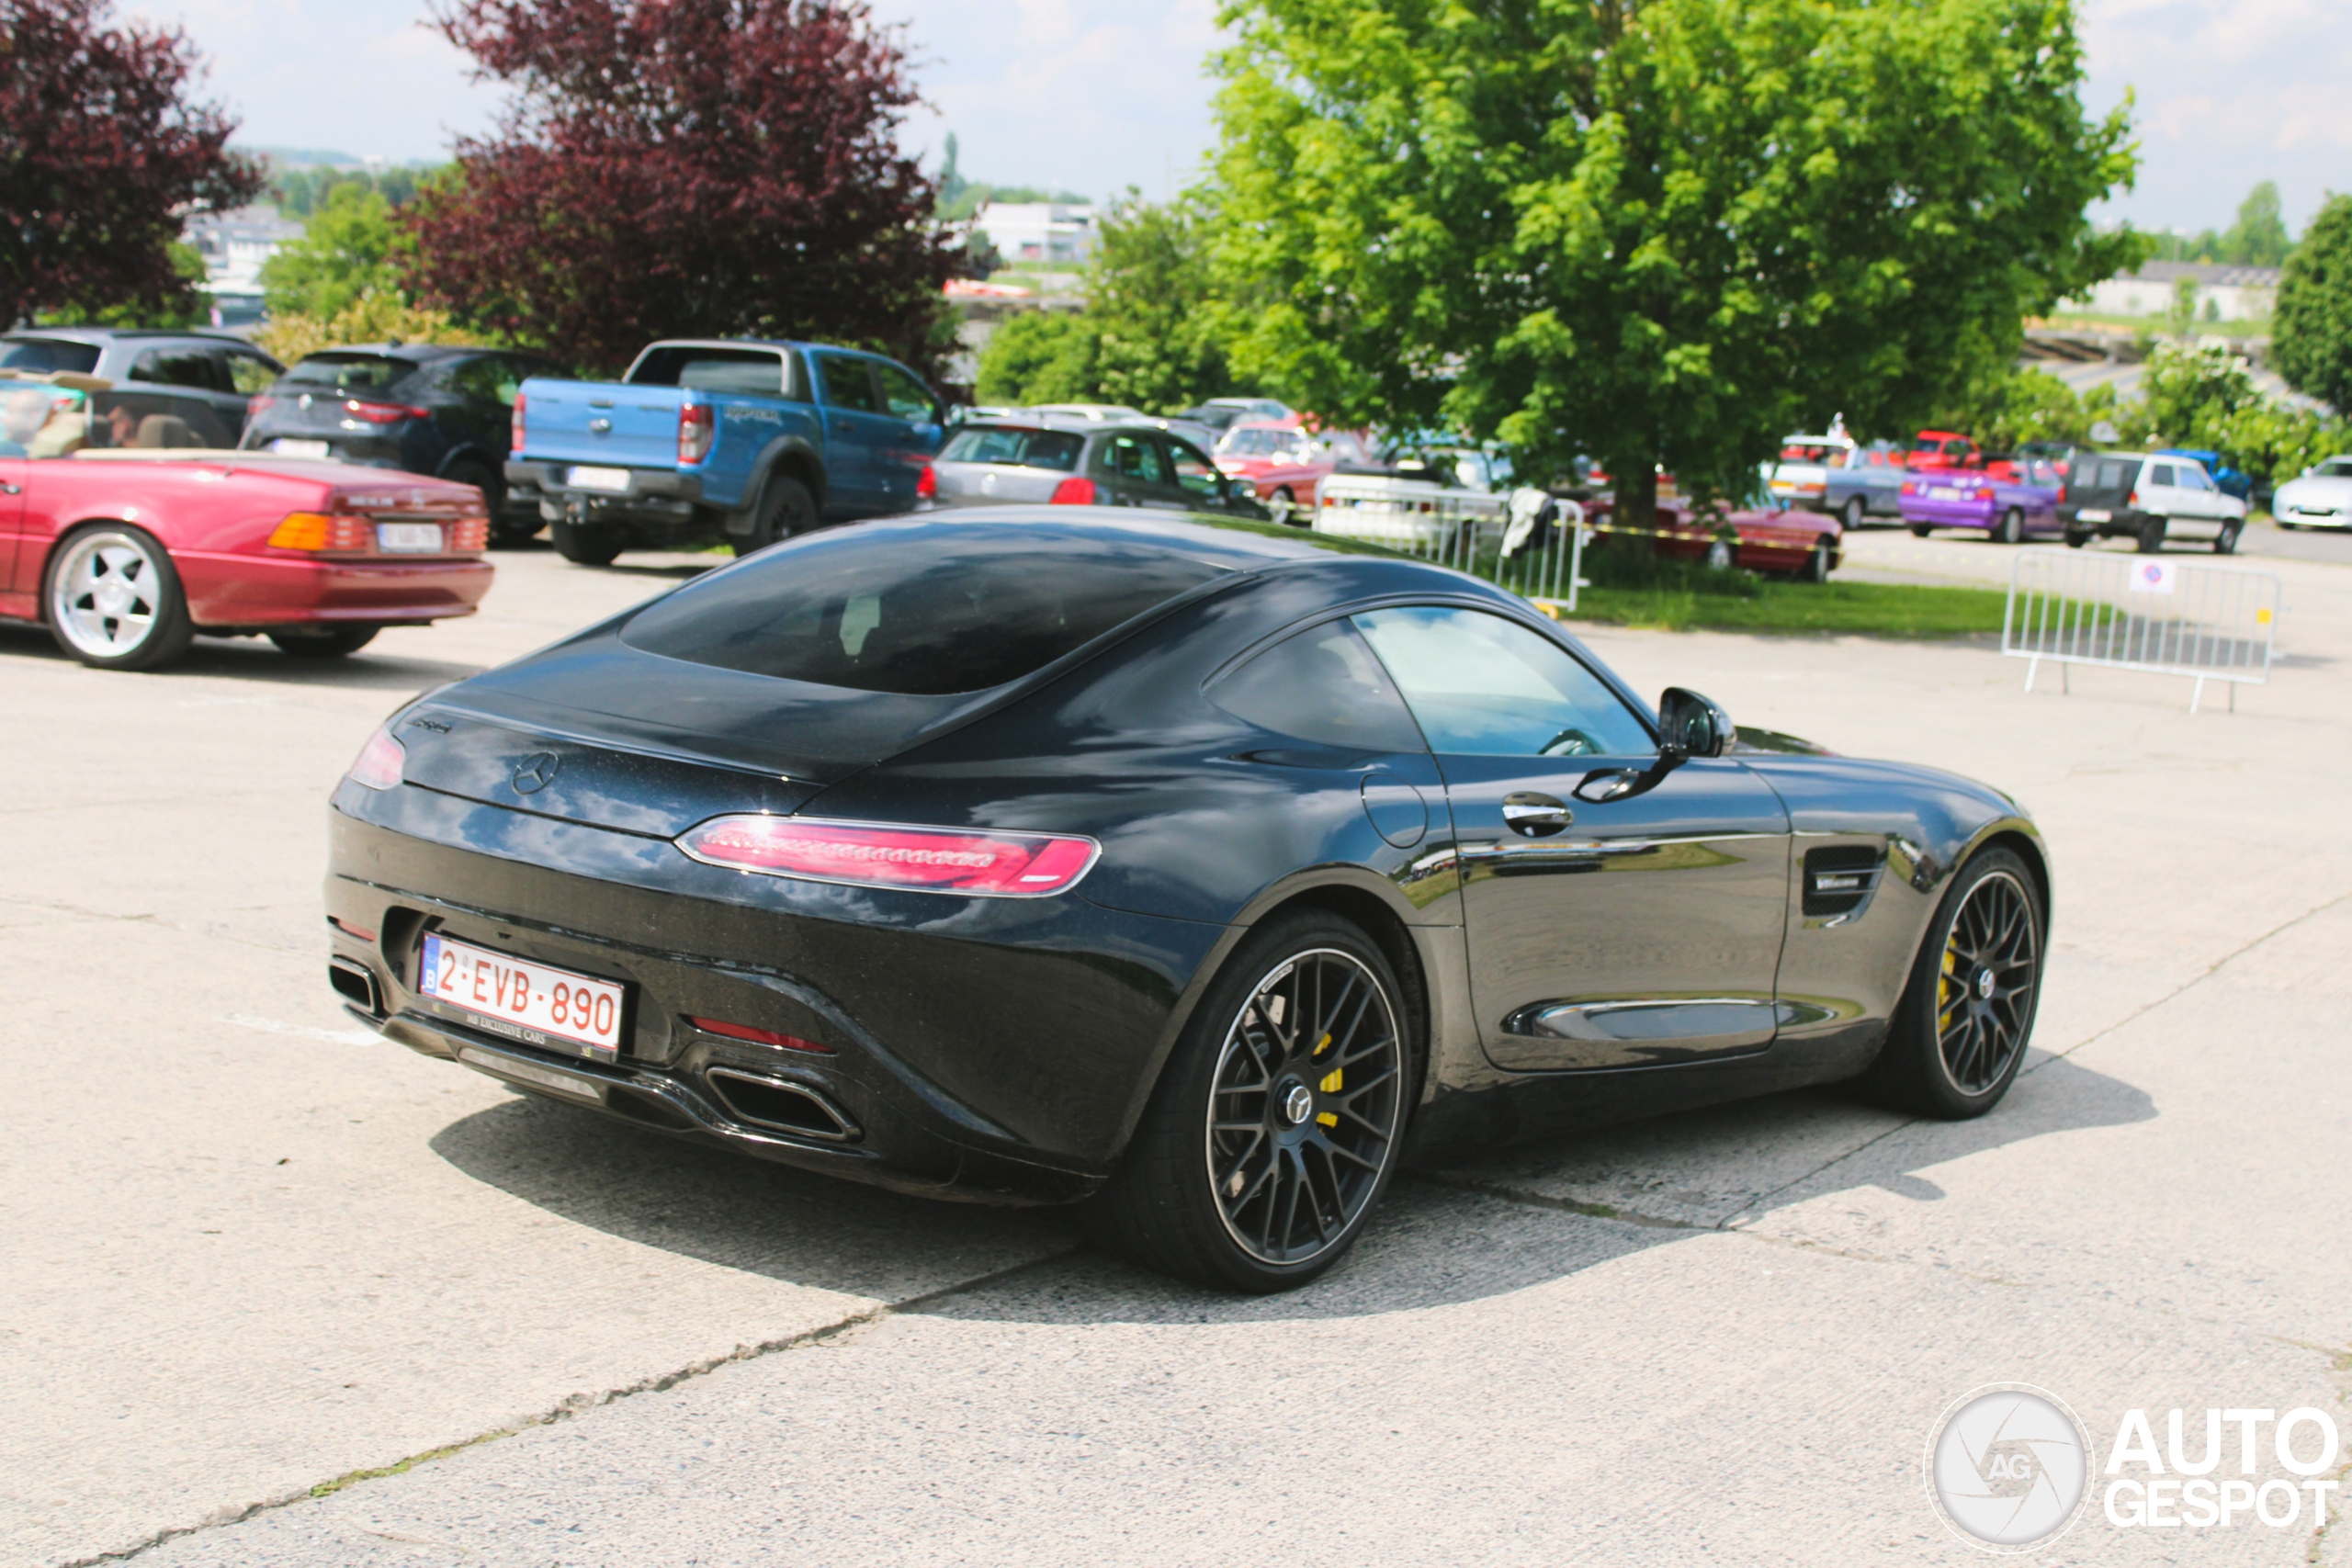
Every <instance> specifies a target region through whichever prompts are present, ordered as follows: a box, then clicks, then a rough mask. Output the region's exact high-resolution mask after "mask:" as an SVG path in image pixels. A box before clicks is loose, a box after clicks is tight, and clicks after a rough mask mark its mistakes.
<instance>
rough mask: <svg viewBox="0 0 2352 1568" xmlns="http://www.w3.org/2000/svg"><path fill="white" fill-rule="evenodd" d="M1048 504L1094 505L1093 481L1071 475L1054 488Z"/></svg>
mask: <svg viewBox="0 0 2352 1568" xmlns="http://www.w3.org/2000/svg"><path fill="white" fill-rule="evenodd" d="M1050 503H1051V504H1052V505H1055V506H1091V505H1093V504H1094V481H1093V480H1092V479H1082V478H1080V476H1078V475H1076V474H1072V475H1071V476H1070V477H1069V478H1068V479H1064V480H1063V481H1062V482H1061V483H1059V484H1057V485H1056V486H1055V487H1054V493H1053V497H1052V500H1051V502H1050Z"/></svg>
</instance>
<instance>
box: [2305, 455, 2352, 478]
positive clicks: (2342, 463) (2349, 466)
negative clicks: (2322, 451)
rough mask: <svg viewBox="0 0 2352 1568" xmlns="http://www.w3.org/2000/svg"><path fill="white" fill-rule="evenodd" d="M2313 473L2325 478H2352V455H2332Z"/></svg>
mask: <svg viewBox="0 0 2352 1568" xmlns="http://www.w3.org/2000/svg"><path fill="white" fill-rule="evenodd" d="M2312 475H2313V477H2315V478H2318V479H2352V457H2330V458H2329V459H2328V460H2327V461H2326V462H2324V463H2322V464H2321V465H2320V466H2319V467H2318V468H2313V469H2312Z"/></svg>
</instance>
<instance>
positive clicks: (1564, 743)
mask: <svg viewBox="0 0 2352 1568" xmlns="http://www.w3.org/2000/svg"><path fill="white" fill-rule="evenodd" d="M1535 754H1536V755H1537V756H1539V757H1598V756H1600V742H1599V741H1597V740H1595V739H1593V738H1592V737H1591V736H1589V735H1587V734H1586V733H1585V732H1584V731H1583V730H1581V729H1563V730H1562V731H1560V733H1559V734H1557V735H1555V736H1554V737H1552V739H1549V740H1546V741H1545V742H1544V749H1543V750H1541V751H1538V752H1536V753H1535Z"/></svg>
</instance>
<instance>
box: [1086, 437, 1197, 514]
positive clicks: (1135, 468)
mask: <svg viewBox="0 0 2352 1568" xmlns="http://www.w3.org/2000/svg"><path fill="white" fill-rule="evenodd" d="M1094 460H1095V462H1096V464H1097V465H1098V466H1099V471H1098V473H1097V476H1096V483H1097V484H1098V485H1101V486H1102V487H1103V489H1104V490H1105V491H1107V492H1108V494H1107V495H1106V497H1105V500H1106V502H1108V504H1110V505H1113V506H1174V507H1182V506H1185V505H1186V504H1187V502H1186V501H1185V499H1184V492H1183V491H1180V490H1178V489H1177V488H1176V481H1175V479H1174V478H1173V477H1172V476H1171V475H1170V473H1169V471H1168V458H1167V456H1166V454H1164V453H1163V452H1161V451H1160V449H1159V439H1158V437H1156V436H1154V435H1151V434H1147V433H1146V432H1143V431H1139V430H1114V431H1113V432H1111V433H1110V434H1107V435H1105V436H1104V437H1103V439H1102V441H1101V442H1100V443H1098V444H1097V446H1096V447H1095V459H1094Z"/></svg>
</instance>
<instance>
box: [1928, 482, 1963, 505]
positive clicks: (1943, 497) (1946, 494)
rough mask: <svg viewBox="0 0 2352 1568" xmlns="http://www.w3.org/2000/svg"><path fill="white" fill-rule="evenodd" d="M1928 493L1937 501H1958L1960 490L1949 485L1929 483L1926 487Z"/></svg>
mask: <svg viewBox="0 0 2352 1568" xmlns="http://www.w3.org/2000/svg"><path fill="white" fill-rule="evenodd" d="M1928 494H1929V495H1930V496H1932V497H1934V498H1935V499H1936V500H1938V501H1958V500H1959V499H1960V491H1956V490H1954V489H1952V488H1951V486H1950V485H1929V486H1928Z"/></svg>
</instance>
